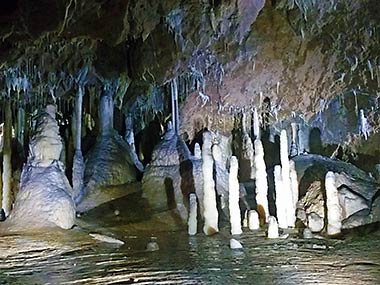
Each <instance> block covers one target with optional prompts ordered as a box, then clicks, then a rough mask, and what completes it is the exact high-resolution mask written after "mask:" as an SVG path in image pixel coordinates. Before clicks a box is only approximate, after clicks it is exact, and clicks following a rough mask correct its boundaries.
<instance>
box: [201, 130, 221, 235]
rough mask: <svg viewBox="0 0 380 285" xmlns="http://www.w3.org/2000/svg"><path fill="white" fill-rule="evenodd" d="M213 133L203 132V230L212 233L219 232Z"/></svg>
mask: <svg viewBox="0 0 380 285" xmlns="http://www.w3.org/2000/svg"><path fill="white" fill-rule="evenodd" d="M211 147H212V134H211V133H210V132H204V133H203V148H202V172H203V181H204V182H203V205H204V206H203V207H204V214H203V216H204V222H205V223H204V226H203V232H204V233H205V234H206V235H212V234H214V233H217V232H219V228H218V210H217V208H216V195H215V182H214V179H213V168H214V160H213V157H212V153H211Z"/></svg>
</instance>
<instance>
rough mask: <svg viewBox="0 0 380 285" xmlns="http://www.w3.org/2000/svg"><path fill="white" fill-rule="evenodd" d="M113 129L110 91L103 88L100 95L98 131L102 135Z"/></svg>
mask: <svg viewBox="0 0 380 285" xmlns="http://www.w3.org/2000/svg"><path fill="white" fill-rule="evenodd" d="M112 131H113V99H112V93H111V91H110V90H108V89H106V88H105V89H104V90H103V93H102V96H101V97H100V132H101V135H102V136H106V135H109V134H110V133H111V132H112Z"/></svg>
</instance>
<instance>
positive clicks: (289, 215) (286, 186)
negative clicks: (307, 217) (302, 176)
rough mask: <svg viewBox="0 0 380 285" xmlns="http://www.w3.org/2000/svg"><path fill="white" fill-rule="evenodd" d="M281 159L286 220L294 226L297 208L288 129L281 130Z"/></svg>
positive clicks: (289, 225)
mask: <svg viewBox="0 0 380 285" xmlns="http://www.w3.org/2000/svg"><path fill="white" fill-rule="evenodd" d="M280 159H281V171H282V173H281V174H282V175H281V176H282V187H283V190H282V191H283V192H284V196H283V197H284V203H285V211H286V220H287V224H288V227H292V228H293V227H294V226H295V221H296V209H295V208H294V206H293V195H292V190H291V185H290V167H289V153H288V137H287V134H286V130H282V131H281V135H280Z"/></svg>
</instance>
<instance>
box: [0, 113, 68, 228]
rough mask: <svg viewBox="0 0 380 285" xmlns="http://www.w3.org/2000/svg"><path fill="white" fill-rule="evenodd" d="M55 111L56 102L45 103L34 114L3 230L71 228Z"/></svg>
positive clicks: (66, 184)
mask: <svg viewBox="0 0 380 285" xmlns="http://www.w3.org/2000/svg"><path fill="white" fill-rule="evenodd" d="M55 112H56V109H55V106H53V105H48V106H47V107H46V109H45V110H44V111H43V112H42V113H40V115H39V117H38V118H37V122H36V128H35V131H34V135H33V137H32V140H31V141H30V144H29V157H28V161H27V163H26V164H25V166H24V168H23V171H22V174H21V181H20V190H19V192H18V194H17V197H16V201H15V204H14V209H13V211H12V212H11V214H10V216H9V217H8V219H7V220H6V221H5V222H4V224H2V229H3V230H5V231H16V232H22V231H37V230H41V229H43V228H47V227H60V228H63V229H70V228H71V227H72V226H73V225H74V220H75V205H74V201H73V198H72V188H71V186H70V184H69V181H68V180H67V178H66V176H65V172H64V165H63V163H62V162H61V161H59V158H60V155H61V151H62V141H61V137H60V135H59V130H58V125H57V122H56V120H55Z"/></svg>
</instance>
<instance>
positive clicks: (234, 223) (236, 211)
mask: <svg viewBox="0 0 380 285" xmlns="http://www.w3.org/2000/svg"><path fill="white" fill-rule="evenodd" d="M238 168H239V165H238V161H237V158H236V156H232V157H231V161H230V174H229V200H228V205H229V210H230V223H231V234H232V235H240V234H241V233H242V230H241V217H240V207H239V181H238V177H237V176H238Z"/></svg>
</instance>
